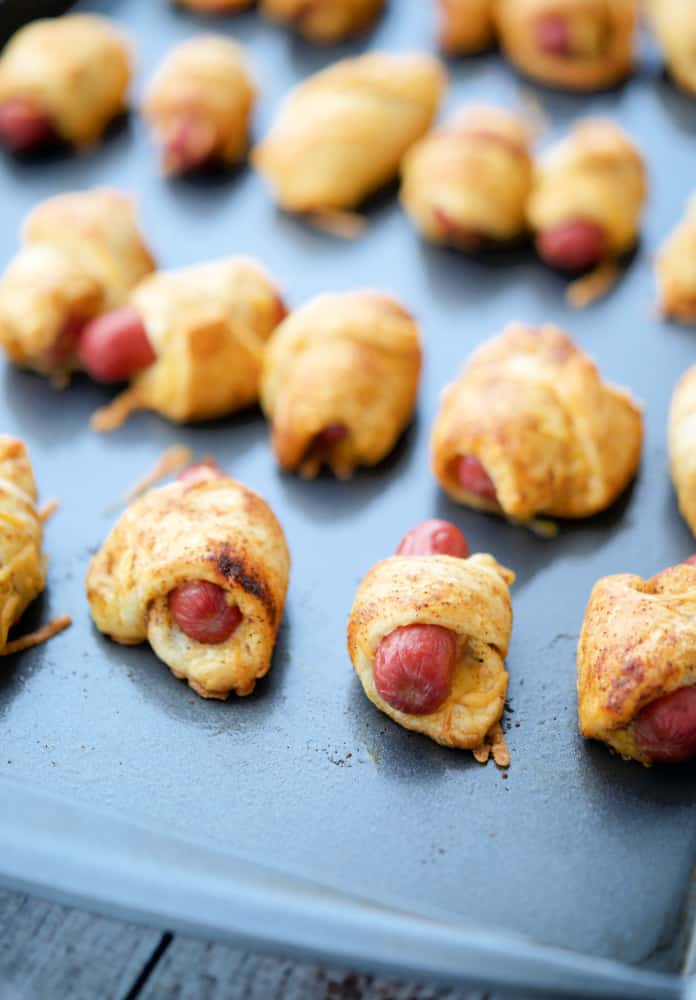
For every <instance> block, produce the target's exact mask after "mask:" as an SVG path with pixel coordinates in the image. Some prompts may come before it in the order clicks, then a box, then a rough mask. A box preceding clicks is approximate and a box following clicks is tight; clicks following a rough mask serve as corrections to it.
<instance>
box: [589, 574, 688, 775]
mask: <svg viewBox="0 0 696 1000" xmlns="http://www.w3.org/2000/svg"><path fill="white" fill-rule="evenodd" d="M695 645H696V567H694V566H688V565H686V564H682V565H680V566H673V567H671V568H670V569H666V570H663V572H662V573H658V574H657V576H654V577H653V578H652V579H651V580H643V579H642V577H640V576H633V575H631V574H628V573H624V574H621V575H618V576H607V577H603V578H602V579H601V580H598V581H597V583H596V584H595V586H594V589H593V591H592V594H591V596H590V601H589V604H588V606H587V611H586V612H585V620H584V622H583V626H582V632H581V634H580V642H579V644H578V714H579V720H580V731H581V732H582V733H583V735H584V736H588V737H591V738H592V739H596V740H603V741H604V742H605V743H608V744H609V745H610V746H612V747H614V749H616V750H618V751H619V753H620V754H622V755H623V756H624V757H633V758H635V759H636V760H639V761H641V762H642V763H644V764H649V763H650V757H649V756H648V755H647V754H646V753H644V752H641V750H640V749H639V747H638V745H637V743H636V740H635V737H634V734H633V731H632V726H631V724H632V722H633V720H634V719H635V717H636V715H637V714H638V713H639V712H640V710H641V709H643V708H644V707H645V706H646V705H648V704H649V703H650V702H652V701H655V699H657V698H660V697H661V696H662V695H665V694H669V693H670V692H671V691H675V690H676V689H677V688H682V687H687V686H689V685H693V684H696V662H695V661H694V646H695Z"/></svg>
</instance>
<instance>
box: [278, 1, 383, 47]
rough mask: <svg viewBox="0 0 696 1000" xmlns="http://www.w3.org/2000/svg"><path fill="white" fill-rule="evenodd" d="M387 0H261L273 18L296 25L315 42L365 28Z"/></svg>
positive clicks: (338, 40) (340, 37)
mask: <svg viewBox="0 0 696 1000" xmlns="http://www.w3.org/2000/svg"><path fill="white" fill-rule="evenodd" d="M384 4H385V0H262V2H261V12H262V13H263V14H265V15H266V17H268V18H270V19H271V20H272V21H280V22H281V23H282V22H287V23H290V24H292V25H293V27H295V28H296V29H297V31H299V32H300V34H301V35H304V36H305V37H306V38H308V39H309V40H310V41H312V42H318V43H332V42H340V41H342V40H343V39H344V38H349V37H350V36H351V35H355V34H358V33H359V32H361V31H364V30H365V29H366V28H369V26H370V25H371V24H372V23H373V22H374V21H375V20H376V19H377V17H378V16H379V14H380V13H381V11H382V10H383V9H384Z"/></svg>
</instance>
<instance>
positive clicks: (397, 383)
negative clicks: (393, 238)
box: [261, 291, 421, 478]
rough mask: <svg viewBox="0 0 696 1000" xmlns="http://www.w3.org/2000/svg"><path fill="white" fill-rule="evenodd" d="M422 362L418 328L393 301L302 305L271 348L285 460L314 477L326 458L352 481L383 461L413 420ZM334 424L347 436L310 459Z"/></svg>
mask: <svg viewBox="0 0 696 1000" xmlns="http://www.w3.org/2000/svg"><path fill="white" fill-rule="evenodd" d="M420 365H421V352H420V336H419V332H418V328H417V326H416V324H415V322H414V320H413V318H412V317H411V316H410V314H409V313H408V312H406V310H405V309H404V308H403V307H402V306H401V305H400V304H399V303H398V302H397V301H396V300H395V299H393V298H392V297H391V296H389V295H385V294H383V293H380V292H373V291H358V292H346V293H342V294H327V295H320V296H318V297H317V298H315V299H312V301H311V302H308V303H307V304H306V305H304V306H302V307H301V308H300V309H297V310H296V311H295V312H293V313H292V314H291V315H290V316H289V317H288V318H287V319H286V320H285V321H284V322H283V323H282V324H281V325H280V326H279V327H278V329H277V331H276V332H275V334H274V335H273V337H272V338H271V340H270V342H269V344H268V348H267V350H266V356H265V359H264V370H263V378H262V383H261V405H262V407H263V410H264V412H265V414H266V416H267V417H268V419H269V420H270V421H271V423H272V431H271V441H272V445H273V450H274V452H275V455H276V458H277V460H278V463H279V464H280V465H281V466H282V468H284V469H287V470H288V471H294V470H299V471H300V472H301V474H302V475H305V476H307V477H312V476H314V475H316V474H317V472H318V471H319V468H320V465H321V462H322V461H325V462H326V464H328V465H329V466H331V468H332V469H333V471H334V472H335V474H336V475H338V476H340V477H341V478H344V477H348V476H350V475H351V474H352V472H353V470H354V469H355V468H356V467H357V466H358V465H374V464H376V463H377V462H379V461H380V460H381V459H382V458H384V457H385V455H387V454H388V453H389V452H390V451H391V449H392V448H393V446H394V445H395V443H396V441H397V439H398V437H399V435H400V434H401V433H402V431H403V430H404V428H405V426H406V424H407V423H408V421H409V420H410V418H411V414H412V412H413V407H414V405H415V401H416V393H417V389H418V379H419V375H420ZM336 424H339V425H342V426H344V427H346V428H347V430H348V433H347V435H346V437H345V438H343V440H341V441H339V442H338V443H337V444H335V445H334V446H333V447H332V448H331V449H328V450H327V451H326V452H324V453H322V454H319V455H317V454H312V452H311V451H310V445H311V443H312V441H313V440H314V438H315V436H316V435H317V434H319V433H321V432H322V431H323V430H325V429H326V428H327V427H331V426H334V425H336Z"/></svg>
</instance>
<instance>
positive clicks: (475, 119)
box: [401, 105, 532, 249]
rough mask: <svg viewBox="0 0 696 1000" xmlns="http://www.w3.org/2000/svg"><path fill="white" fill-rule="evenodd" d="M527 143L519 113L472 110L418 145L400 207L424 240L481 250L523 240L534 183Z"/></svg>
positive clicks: (407, 164) (409, 157) (406, 169)
mask: <svg viewBox="0 0 696 1000" xmlns="http://www.w3.org/2000/svg"><path fill="white" fill-rule="evenodd" d="M529 138H530V136H529V131H528V129H527V127H526V124H525V122H524V121H523V120H522V119H521V118H519V117H518V116H517V115H514V114H512V113H511V112H508V111H505V110H504V109H502V108H497V107H495V106H488V105H471V106H468V107H464V108H461V109H460V110H459V112H458V113H457V114H456V115H455V116H454V117H453V118H452V119H451V120H450V121H448V122H445V124H444V125H442V126H440V127H439V128H437V129H435V130H434V131H433V132H430V133H429V134H428V135H426V136H425V138H423V139H421V140H420V141H419V142H417V143H416V144H415V145H414V146H412V147H411V149H410V150H409V152H408V153H407V154H406V157H405V159H404V162H403V164H402V169H401V173H402V178H403V183H402V187H401V202H402V204H403V206H404V208H405V209H406V211H407V213H408V214H409V216H410V217H411V219H412V220H413V222H414V223H415V225H416V226H417V227H418V229H419V230H420V231H421V232H422V233H423V235H424V236H425V237H426V239H429V240H432V241H433V242H436V243H447V244H450V245H452V246H456V247H460V248H462V249H477V248H478V247H479V246H480V245H481V243H485V242H489V241H494V242H495V241H497V242H503V241H507V240H512V239H515V238H516V237H519V236H520V235H521V233H522V232H523V231H524V230H525V228H526V211H527V198H528V196H529V192H530V190H531V185H532V161H531V157H530V154H529V148H528V144H529Z"/></svg>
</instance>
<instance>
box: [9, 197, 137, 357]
mask: <svg viewBox="0 0 696 1000" xmlns="http://www.w3.org/2000/svg"><path fill="white" fill-rule="evenodd" d="M154 266H155V264H154V260H153V258H152V255H151V254H150V251H149V250H148V248H147V246H146V244H145V243H144V241H143V237H142V235H141V233H140V231H139V229H138V225H137V220H136V214H135V206H134V204H133V202H132V201H131V199H130V198H128V197H127V196H126V195H124V194H121V193H120V192H118V191H112V190H110V189H108V188H95V189H93V190H91V191H78V192H70V193H66V194H59V195H55V196H54V197H52V198H48V199H47V200H46V201H43V202H41V203H40V204H39V205H37V206H36V208H34V209H33V211H32V212H30V214H29V215H28V216H27V219H26V221H25V223H24V226H23V228H22V246H21V249H20V250H19V252H18V253H17V254H16V256H15V257H14V258H13V259H12V260H11V261H10V263H9V265H8V266H7V269H6V270H5V273H4V274H3V276H2V278H1V279H0V345H1V346H2V347H3V348H4V350H5V351H6V352H7V355H8V356H9V358H10V360H11V361H14V362H15V363H16V364H20V365H24V366H26V367H28V368H33V369H35V370H36V371H38V372H41V373H44V374H54V375H55V374H60V373H61V372H65V371H66V370H70V369H71V368H73V367H75V366H76V357H75V346H76V343H77V339H78V336H79V332H80V329H81V326H82V325H83V324H84V323H85V322H86V321H87V320H89V319H91V318H92V317H94V316H96V315H98V314H99V313H101V312H105V311H107V310H109V309H114V308H116V307H118V306H120V305H122V304H123V302H124V301H125V299H126V297H127V295H128V293H129V291H130V290H131V288H132V287H133V285H135V284H136V282H138V281H140V280H141V279H142V278H144V277H145V275H146V274H149V273H150V271H152V270H153V268H154Z"/></svg>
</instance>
